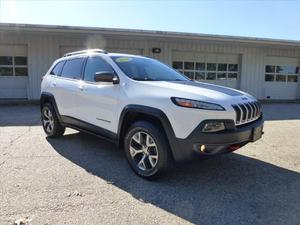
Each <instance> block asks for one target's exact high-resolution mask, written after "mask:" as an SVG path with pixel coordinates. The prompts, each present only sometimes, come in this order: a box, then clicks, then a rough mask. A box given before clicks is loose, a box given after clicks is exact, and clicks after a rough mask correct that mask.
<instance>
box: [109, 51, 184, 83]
mask: <svg viewBox="0 0 300 225" xmlns="http://www.w3.org/2000/svg"><path fill="white" fill-rule="evenodd" d="M111 58H112V59H113V61H114V62H115V63H116V64H117V65H118V66H119V67H120V68H121V70H122V71H123V72H124V73H125V74H126V75H127V76H128V77H130V78H131V79H134V80H140V81H187V80H189V79H188V78H186V77H185V76H184V75H182V74H180V73H179V72H177V71H176V70H174V69H172V68H171V67H169V66H167V65H165V64H163V63H161V62H159V61H157V60H154V59H150V58H140V57H132V56H128V57H127V56H126V57H125V56H112V57H111Z"/></svg>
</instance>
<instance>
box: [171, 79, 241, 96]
mask: <svg viewBox="0 0 300 225" xmlns="http://www.w3.org/2000/svg"><path fill="white" fill-rule="evenodd" d="M172 83H177V84H184V85H188V86H194V87H199V88H207V89H210V90H213V91H218V92H221V93H223V94H227V95H229V96H242V94H241V93H239V92H237V91H234V90H231V89H229V88H226V87H222V86H215V85H212V84H208V83H198V82H194V81H174V82H172Z"/></svg>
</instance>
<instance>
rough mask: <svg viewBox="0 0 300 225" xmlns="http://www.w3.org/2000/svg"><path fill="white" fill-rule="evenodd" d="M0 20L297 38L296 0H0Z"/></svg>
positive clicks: (298, 7) (299, 10) (298, 9)
mask: <svg viewBox="0 0 300 225" xmlns="http://www.w3.org/2000/svg"><path fill="white" fill-rule="evenodd" d="M0 22H9V23H29V24H52V25H73V26H94V27H111V28H134V29H144V30H163V31H178V32H193V33H206V34H225V35H238V36H251V37H267V38H278V39H290V40H300V1H297V0H294V1H288V0H286V1H267V0H265V1H264V0H260V1H242V0H240V1H238V0H236V1H171V0H170V1H159V0H158V1H142V0H141V1H126V0H124V1H96V0H94V1H79V0H77V1H71V0H69V1H59V0H57V1H55V0H54V1H47V0H40V1H38V0H35V1H27V0H19V1H16V0H0Z"/></svg>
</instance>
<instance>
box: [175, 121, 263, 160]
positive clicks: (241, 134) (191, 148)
mask: <svg viewBox="0 0 300 225" xmlns="http://www.w3.org/2000/svg"><path fill="white" fill-rule="evenodd" d="M222 121H223V122H224V123H225V128H226V129H225V130H223V131H220V132H215V133H203V132H202V127H203V126H204V123H205V122H207V121H203V122H202V123H200V124H199V125H198V126H197V127H196V128H195V130H194V131H193V132H192V133H191V134H190V135H189V136H188V137H187V138H186V139H180V138H176V147H175V149H172V150H173V153H174V154H173V155H174V158H175V160H176V161H184V160H190V159H193V158H195V157H197V156H199V155H216V154H220V153H224V152H229V151H234V150H236V149H238V148H239V147H242V146H243V145H245V144H247V143H249V142H254V141H256V140H258V139H260V138H261V136H262V134H263V124H264V121H263V119H262V117H260V118H259V119H257V120H256V121H253V122H251V123H248V124H245V125H241V126H238V127H236V126H235V125H234V121H233V120H222ZM201 146H202V150H203V149H204V150H203V151H201ZM203 146H204V147H203Z"/></svg>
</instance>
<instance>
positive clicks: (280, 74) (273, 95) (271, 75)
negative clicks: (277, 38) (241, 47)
mask: <svg viewBox="0 0 300 225" xmlns="http://www.w3.org/2000/svg"><path fill="white" fill-rule="evenodd" d="M298 92H299V59H297V58H285V57H272V56H268V57H265V89H264V93H265V99H296V98H297V96H298Z"/></svg>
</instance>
